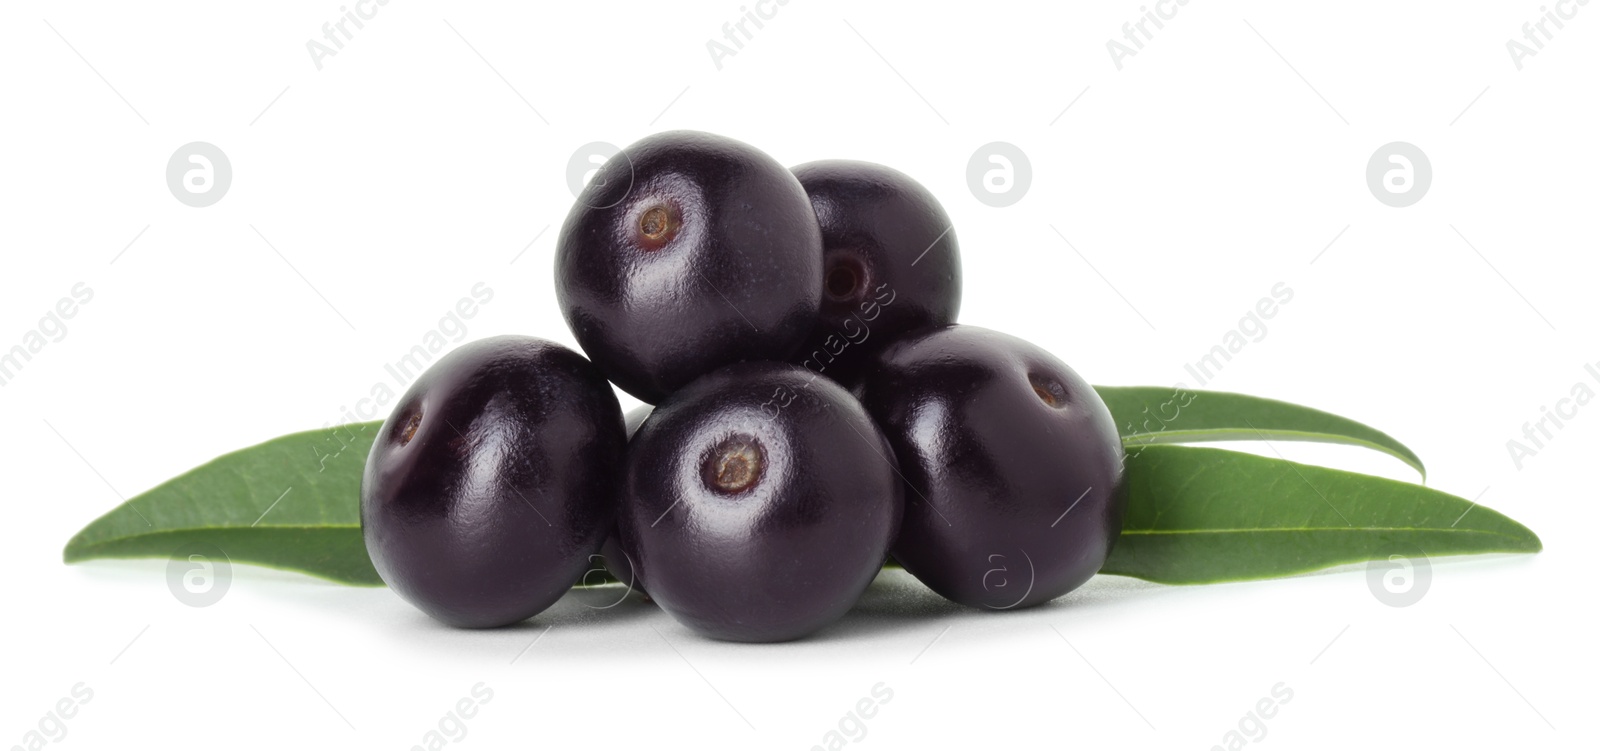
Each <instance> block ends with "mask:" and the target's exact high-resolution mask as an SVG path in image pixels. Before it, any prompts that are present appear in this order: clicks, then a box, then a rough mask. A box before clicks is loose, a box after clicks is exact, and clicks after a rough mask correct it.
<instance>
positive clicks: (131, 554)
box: [63, 422, 383, 585]
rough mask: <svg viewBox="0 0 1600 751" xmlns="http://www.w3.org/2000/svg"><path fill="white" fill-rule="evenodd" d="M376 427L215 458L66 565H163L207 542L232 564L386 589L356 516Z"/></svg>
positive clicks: (75, 550)
mask: <svg viewBox="0 0 1600 751" xmlns="http://www.w3.org/2000/svg"><path fill="white" fill-rule="evenodd" d="M379 425H381V423H378V422H368V423H356V424H352V425H345V426H341V427H338V428H331V429H327V430H314V431H310V432H305V433H295V434H293V435H286V436H283V437H281V438H276V439H273V440H271V441H267V442H266V443H263V444H260V445H257V446H251V447H250V448H246V449H242V450H239V451H235V452H233V453H231V454H227V455H225V456H222V457H219V458H217V459H215V460H213V461H211V462H208V463H206V464H203V465H201V466H199V467H196V468H195V469H193V470H190V471H189V472H187V473H185V474H183V475H181V476H179V477H177V478H174V479H172V480H169V481H167V482H165V483H162V484H161V485H159V486H157V487H156V488H154V489H152V490H149V491H147V492H145V493H142V494H140V495H138V496H136V497H134V498H132V499H129V500H128V501H127V502H126V503H123V504H122V505H120V506H118V507H116V508H115V509H112V510H111V511H110V512H109V513H107V514H106V515H105V516H102V517H100V518H99V519H96V520H94V521H93V522H92V523H90V524H89V526H87V527H84V528H83V530H82V531H80V532H79V533H78V534H77V535H76V536H74V537H73V538H72V540H71V541H69V542H68V543H67V548H66V550H65V551H64V552H63V558H65V559H66V561H67V562H68V563H72V562H75V561H85V560H90V559H94V558H166V557H168V556H170V555H172V554H173V553H174V552H175V551H177V550H178V549H179V548H180V547H183V546H189V545H196V544H209V545H214V546H216V547H217V548H220V549H221V550H222V552H223V553H225V554H226V555H227V556H228V559H229V561H231V562H233V563H256V564H260V565H263V566H271V567H274V568H282V569H288V570H292V571H302V572H305V573H307V574H312V575H314V576H320V577H323V578H325V579H331V580H333V581H336V582H341V583H344V584H360V585H379V584H382V583H383V582H382V580H380V579H379V578H378V572H377V571H376V570H374V569H373V568H372V562H371V560H370V559H369V558H368V557H367V549H366V545H365V544H364V543H363V542H362V539H361V510H360V505H361V504H360V498H361V474H362V470H363V468H364V467H365V465H366V462H367V453H368V450H369V449H370V448H371V447H372V441H373V438H374V436H376V435H377V432H378V426H379Z"/></svg>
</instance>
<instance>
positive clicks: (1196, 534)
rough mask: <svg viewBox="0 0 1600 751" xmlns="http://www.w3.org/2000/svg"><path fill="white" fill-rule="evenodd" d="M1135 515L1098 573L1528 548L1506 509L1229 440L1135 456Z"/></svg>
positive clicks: (1198, 574) (1171, 572)
mask: <svg viewBox="0 0 1600 751" xmlns="http://www.w3.org/2000/svg"><path fill="white" fill-rule="evenodd" d="M1127 469H1128V491H1129V498H1128V515H1127V518H1126V519H1125V520H1124V523H1123V528H1122V537H1121V538H1120V539H1119V540H1118V541H1117V544H1116V547H1115V548H1114V549H1113V551H1112V554H1111V557H1110V559H1109V560H1107V561H1106V564H1105V566H1104V567H1103V568H1102V569H1101V571H1102V573H1107V574H1122V575H1125V576H1135V577H1139V578H1141V579H1148V580H1151V581H1157V582H1164V583H1168V584H1204V583H1210V582H1219V581H1236V580H1243V579H1264V578H1269V577H1276V576H1290V575H1293V574H1300V573H1305V572H1308V571H1314V570H1317V569H1321V568H1326V567H1329V566H1336V565H1340V564H1345V563H1357V562H1360V561H1367V560H1375V559H1382V558H1387V557H1388V556H1389V555H1391V554H1395V553H1398V552H1405V551H1408V550H1421V551H1422V552H1423V553H1424V554H1425V555H1427V556H1429V557H1436V556H1446V555H1464V554H1469V553H1532V552H1537V551H1538V550H1539V549H1540V547H1541V545H1540V542H1539V538H1538V536H1536V535H1535V534H1534V533H1533V532H1532V531H1531V530H1529V529H1528V528H1527V527H1524V526H1522V525H1521V524H1518V523H1517V522H1515V521H1512V520H1511V519H1509V518H1507V517H1506V516H1504V515H1503V514H1500V513H1499V512H1497V511H1494V510H1492V509H1489V508H1485V507H1483V506H1479V505H1476V504H1473V503H1471V502H1469V501H1467V500H1466V499H1463V498H1458V497H1456V496H1453V495H1450V494H1448V493H1443V492H1440V491H1437V490H1433V489H1431V488H1427V487H1423V486H1421V485H1412V484H1409V483H1404V482H1397V481H1395V480H1389V479H1385V478H1381V477H1373V476H1369V475H1362V474H1356V473H1353V472H1344V471H1340V470H1336V469H1328V468H1326V467H1316V466H1311V465H1306V464H1297V463H1294V462H1289V461H1285V460H1282V459H1271V458H1266V457H1261V456H1255V455H1252V454H1245V453H1240V452H1237V451H1227V450H1224V449H1214V448H1204V447H1198V446H1146V447H1144V448H1142V449H1139V450H1137V451H1134V452H1130V456H1129V458H1128V464H1127Z"/></svg>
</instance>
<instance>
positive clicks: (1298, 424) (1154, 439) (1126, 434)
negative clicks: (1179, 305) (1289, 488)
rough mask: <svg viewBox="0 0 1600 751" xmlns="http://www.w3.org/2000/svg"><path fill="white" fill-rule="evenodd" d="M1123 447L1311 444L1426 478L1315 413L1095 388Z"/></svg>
mask: <svg viewBox="0 0 1600 751" xmlns="http://www.w3.org/2000/svg"><path fill="white" fill-rule="evenodd" d="M1095 390H1096V391H1098V392H1100V398H1102V399H1104V400H1105V402H1106V406H1107V407H1110V408H1111V415H1112V417H1114V418H1115V419H1116V421H1117V432H1118V433H1120V434H1121V435H1122V442H1123V443H1124V444H1125V445H1128V446H1142V445H1150V444H1156V443H1194V442H1197V441H1268V440H1270V441H1317V442H1321V443H1343V444H1349V445H1354V446H1365V447H1367V448H1371V449H1376V450H1378V451H1382V452H1384V453H1386V454H1389V455H1391V456H1394V457H1395V458H1397V459H1399V460H1401V461H1403V462H1405V463H1406V464H1409V465H1411V466H1412V467H1413V468H1415V469H1416V470H1417V472H1419V473H1421V474H1422V475H1423V477H1427V470H1426V469H1424V468H1423V466H1422V460H1421V459H1419V458H1417V455H1416V454H1415V453H1413V452H1412V451H1411V449H1409V448H1406V447H1405V445H1404V444H1402V443H1400V442H1399V441H1397V440H1395V439H1393V438H1391V437H1389V435H1388V434H1387V433H1384V432H1382V431H1380V430H1377V429H1375V428H1371V427H1368V426H1366V425H1363V424H1361V423H1359V422H1356V421H1355V420H1350V419H1346V418H1343V417H1340V416H1338V415H1335V414H1331V413H1328V412H1323V411H1322V410H1320V409H1312V408H1310V407H1302V406H1300V405H1298V404H1290V403H1289V402H1280V401H1278V400H1276V399H1263V398H1261V397H1257V396H1248V395H1245V394H1230V393H1226V392H1222V391H1191V390H1187V389H1172V388H1164V387H1160V386H1096V387H1095Z"/></svg>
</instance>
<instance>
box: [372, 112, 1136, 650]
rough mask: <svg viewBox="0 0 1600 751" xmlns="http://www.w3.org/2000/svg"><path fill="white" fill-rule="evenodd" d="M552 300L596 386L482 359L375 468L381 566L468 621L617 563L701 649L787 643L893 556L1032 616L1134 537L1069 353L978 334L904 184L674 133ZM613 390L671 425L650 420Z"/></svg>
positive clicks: (1087, 390)
mask: <svg viewBox="0 0 1600 751" xmlns="http://www.w3.org/2000/svg"><path fill="white" fill-rule="evenodd" d="M555 281H556V296H557V299H558V300H559V302H560V305H561V308H562V312H563V314H564V315H565V317H566V320H567V323H568V325H569V326H570V327H571V329H572V334H573V336H574V337H575V338H576V339H577V341H578V344H579V345H580V346H581V347H582V348H583V351H584V352H585V353H586V354H587V355H588V358H587V359H586V358H585V357H584V356H583V355H580V354H578V353H576V352H573V351H572V350H569V349H567V348H565V347H562V346H560V345H558V344H554V343H551V342H549V341H545V340H542V339H536V338H532V337H525V336H500V337H493V338H489V339H483V340H479V341H475V342H472V343H469V344H467V345H464V346H462V347H460V348H458V349H456V350H454V351H453V352H451V353H449V354H448V355H446V356H445V357H443V358H441V359H440V360H438V361H437V362H436V363H435V364H434V365H433V366H432V367H431V368H430V369H429V370H428V371H427V372H426V373H425V374H423V375H422V376H421V377H420V378H419V379H418V380H417V381H416V383H415V384H413V385H412V386H411V388H410V390H408V391H407V392H406V394H405V396H404V397H402V398H401V399H400V401H399V402H398V404H397V405H396V408H395V411H394V413H393V415H391V416H390V417H389V419H388V420H387V421H386V422H385V423H384V425H383V428H382V429H381V430H380V431H379V433H378V435H377V438H376V443H375V444H374V445H373V447H372V453H371V454H370V456H369V457H368V459H367V465H366V470H365V474H364V475H363V478H362V484H361V523H362V532H363V536H364V538H365V540H366V545H367V550H368V552H369V554H370V555H371V557H372V562H373V564H374V565H375V566H376V568H377V570H378V573H379V574H381V575H382V577H383V579H384V581H385V582H387V583H388V584H389V586H390V587H392V588H393V589H394V590H395V591H396V592H398V593H400V595H401V596H402V597H404V598H406V599H407V600H409V601H410V602H412V603H413V604H415V605H416V606H417V607H419V608H421V609H422V610H424V611H426V612H427V613H428V614H429V615H431V616H433V617H435V618H437V619H439V620H441V621H444V622H445V623H449V624H452V625H456V626H464V627H493V626H503V625H507V624H511V623H515V622H518V621H521V620H524V619H526V618H529V617H531V616H533V615H535V614H537V613H539V612H540V611H542V610H544V609H545V608H547V607H549V606H550V605H551V604H552V603H554V602H555V601H556V600H557V599H559V598H560V597H561V596H562V595H563V594H564V593H566V592H567V590H568V589H570V588H571V587H572V586H573V584H574V582H576V581H578V579H579V578H580V577H581V576H583V574H584V572H585V571H586V570H588V569H589V568H590V567H591V565H592V564H591V560H592V559H595V558H596V556H597V555H599V554H600V553H601V551H602V550H604V555H605V561H606V565H607V568H609V569H610V570H611V571H612V572H613V574H614V575H615V576H616V577H617V578H618V579H620V580H621V581H623V582H626V583H628V584H629V585H631V586H633V587H634V588H635V589H640V590H644V591H647V592H648V595H649V597H650V598H651V599H653V600H654V601H655V602H657V603H658V604H659V605H660V606H661V608H662V609H663V610H665V611H667V612H668V613H669V614H671V615H672V616H673V617H674V618H676V619H677V620H678V621H680V622H682V623H683V624H685V625H687V626H689V627H690V628H692V629H694V630H695V631H697V632H699V633H702V634H704V635H707V636H710V637H713V638H718V639H728V640H735V641H753V642H766V641H783V640H788V639H796V638H799V637H802V636H805V635H807V634H809V633H812V632H814V631H816V630H817V629H820V628H822V627H824V626H826V625H828V624H829V623H832V622H833V621H835V620H837V619H838V618H839V617H841V616H843V615H844V614H845V613H846V612H847V611H848V610H849V609H850V607H851V606H852V605H853V604H854V603H855V602H856V600H857V599H858V598H859V597H860V595H861V594H862V592H863V591H865V589H866V588H867V586H868V585H869V584H870V583H871V582H872V580H873V578H874V577H875V576H876V575H877V574H878V572H879V570H880V569H881V567H882V566H883V565H884V563H885V560H886V559H887V557H888V556H890V555H892V556H893V557H894V559H895V560H896V561H898V562H899V563H900V564H901V565H902V566H904V567H905V569H906V570H907V571H909V572H910V573H911V574H912V575H914V576H916V577H917V579H919V580H921V581H922V582H923V583H924V584H926V585H927V586H928V587H930V588H931V589H933V590H934V591H936V592H938V593H939V594H941V595H943V596H944V597H947V598H949V599H951V600H953V601H955V602H959V603H963V604H966V605H970V606H974V607H982V608H990V609H1009V608H1015V607H1026V606H1029V605H1035V604H1038V603H1041V602H1045V601H1047V600H1050V599H1052V598H1055V597H1058V596H1060V595H1062V594H1064V593H1066V592H1068V591H1070V590H1072V589H1074V588H1075V587H1077V586H1078V585H1080V584H1082V583H1083V582H1084V581H1086V580H1088V578H1089V577H1090V576H1092V575H1094V573H1095V572H1096V571H1098V570H1099V568H1100V566H1101V564H1102V563H1104V561H1105V559H1106V556H1107V554H1108V553H1109V552H1110V550H1111V546H1112V544H1113V543H1114V542H1115V540H1116V538H1117V535H1118V533H1119V531H1120V529H1121V523H1122V515H1123V513H1124V509H1125V506H1126V497H1125V496H1126V491H1125V484H1124V480H1123V468H1122V460H1123V451H1122V444H1121V442H1120V441H1119V439H1118V437H1117V431H1116V426H1115V424H1114V423H1113V421H1112V418H1111V414H1110V412H1109V411H1108V410H1107V409H1106V406H1105V404H1104V402H1102V401H1101V400H1100V398H1099V396H1098V395H1097V394H1096V393H1095V391H1094V389H1093V388H1091V387H1090V386H1089V384H1088V383H1087V382H1085V381H1084V380H1083V379H1082V378H1080V377H1079V376H1078V374H1077V373H1075V372H1073V370H1072V369H1071V368H1068V367H1067V366H1066V365H1065V364H1064V363H1062V362H1061V361H1060V360H1059V359H1057V358H1056V357H1054V356H1052V355H1051V354H1050V353H1048V352H1046V351H1044V350H1043V349H1041V348H1039V347H1036V346H1034V345H1032V344H1030V343H1028V342H1025V341H1022V340H1020V339H1017V338H1015V337H1011V336H1008V335H1005V334H1001V333H998V332H994V331H989V330H986V329H980V328H976V327H972V326H960V325H956V324H955V319H956V314H957V311H958V309H959V308H960V301H961V270H960V258H959V254H958V250H957V245H956V236H955V233H954V231H953V230H952V228H951V225H950V220H949V217H948V216H947V215H946V214H945V211H944V209H943V208H942V207H941V206H940V205H939V203H938V202H937V201H936V200H935V199H934V198H933V196H932V194H930V193H929V192H928V191H927V190H926V189H925V188H923V187H922V186H921V185H919V184H917V183H916V182H915V181H913V180H912V179H911V178H909V177H907V176H906V175H904V174H902V173H900V172H897V171H895V170H892V169H889V168H887V167H883V166H880V165H876V164H869V163H865V162H851V161H820V162H812V163H808V164H803V165H800V166H798V167H795V168H794V169H792V170H790V169H785V168H784V167H783V166H782V165H781V164H779V163H778V162H776V161H775V160H773V159H772V158H771V157H770V156H768V155H766V154H765V153H763V152H761V151H759V150H757V149H755V148H754V147H751V146H749V145H747V144H744V143H741V142H739V141H735V140H732V139H729V138H724V137H720V136H715V135H711V134H707V133H697V132H687V131H675V132H668V133H661V134H658V135H654V136H651V137H649V138H646V139H644V140H642V141H639V142H638V143H635V144H633V145H632V146H630V147H628V148H627V149H624V150H623V151H622V152H621V153H619V154H618V155H617V156H615V157H613V158H612V159H611V160H610V161H608V162H607V163H606V164H605V165H604V166H603V167H602V168H601V169H600V170H599V171H598V172H597V173H596V174H595V177H594V178H593V180H592V181H591V182H590V183H589V185H588V186H587V187H586V188H585V189H584V190H583V192H582V193H581V194H580V195H579V197H578V201H577V203H576V205H574V207H573V209H572V211H571V213H570V214H568V216H567V219H566V223H565V224H564V225H563V226H562V228H561V236H560V239H559V240H558V243H557V250H556V268H555ZM612 384H615V385H616V387H618V388H620V389H622V390H623V391H626V392H627V393H629V394H632V395H633V396H635V397H637V398H638V399H640V400H641V401H643V402H645V403H646V405H647V406H645V407H641V408H640V409H638V410H635V411H634V412H632V413H630V414H629V415H627V416H626V418H625V417H624V415H623V413H622V410H621V407H620V406H619V402H618V401H617V396H616V394H615V392H614V391H613V390H612ZM650 405H653V406H650Z"/></svg>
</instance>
